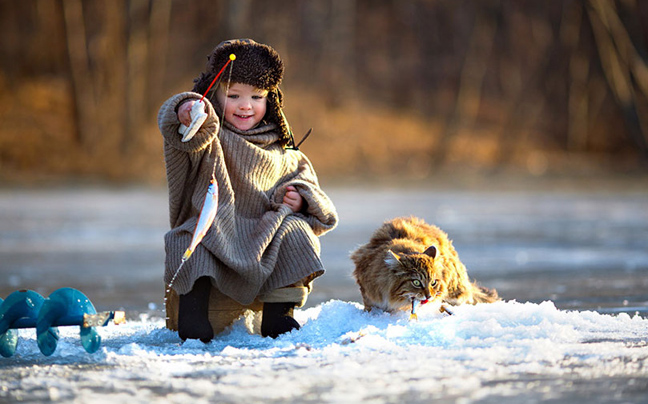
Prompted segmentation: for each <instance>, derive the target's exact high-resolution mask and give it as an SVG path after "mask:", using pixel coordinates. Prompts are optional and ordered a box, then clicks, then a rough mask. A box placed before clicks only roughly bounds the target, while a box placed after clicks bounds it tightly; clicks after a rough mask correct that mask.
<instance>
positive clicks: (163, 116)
mask: <svg viewBox="0 0 648 404" xmlns="http://www.w3.org/2000/svg"><path fill="white" fill-rule="evenodd" d="M200 98H201V95H200V94H197V93H193V92H184V93H180V94H176V95H174V96H173V97H171V98H169V99H168V100H166V101H165V102H164V104H162V107H160V111H159V112H158V126H159V128H160V132H161V133H162V136H163V137H164V141H165V143H166V144H167V145H169V146H170V147H173V148H174V149H177V150H180V151H184V152H198V151H201V150H203V149H205V148H206V147H208V146H209V144H210V143H211V142H212V141H213V140H214V138H215V137H216V135H217V134H218V129H219V124H218V116H217V114H216V112H215V111H214V107H213V106H212V104H211V102H209V100H208V99H207V98H204V99H203V102H204V103H205V111H206V112H207V119H206V120H205V122H204V123H203V125H202V126H201V127H200V129H199V130H198V132H197V133H196V135H195V136H194V137H193V138H192V139H191V140H189V141H188V142H183V141H182V135H180V133H179V132H178V128H179V127H180V121H179V120H178V106H179V105H180V104H181V103H182V102H183V101H186V100H191V99H193V100H195V101H198V100H200Z"/></svg>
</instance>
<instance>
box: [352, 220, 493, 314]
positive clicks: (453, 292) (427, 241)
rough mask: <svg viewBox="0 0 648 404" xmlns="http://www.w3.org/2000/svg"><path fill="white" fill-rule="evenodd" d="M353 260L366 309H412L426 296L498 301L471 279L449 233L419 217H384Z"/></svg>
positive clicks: (473, 301)
mask: <svg viewBox="0 0 648 404" xmlns="http://www.w3.org/2000/svg"><path fill="white" fill-rule="evenodd" d="M351 259H352V260H353V262H354V263H355V270H354V271H353V276H354V277H355V279H356V282H357V283H358V285H359V286H360V293H362V299H363V300H364V306H365V310H367V311H369V310H371V309H372V308H374V307H375V308H378V309H381V310H384V311H387V312H390V313H393V312H396V311H398V310H407V309H409V308H410V307H411V308H412V313H414V304H415V303H419V302H425V301H428V300H429V301H431V302H432V301H435V302H441V303H448V304H451V305H457V304H463V303H469V304H476V303H491V302H494V301H497V300H499V298H498V296H497V292H496V291H495V290H491V289H486V288H484V287H481V286H479V285H477V284H476V283H471V282H470V279H469V278H468V274H467V273H466V267H465V266H464V265H463V264H462V263H461V261H459V256H458V255H457V252H456V251H455V249H454V247H453V246H452V241H450V240H449V239H448V235H447V234H446V233H445V232H443V231H442V230H441V229H439V228H438V227H436V226H432V225H429V224H427V223H425V222H424V221H423V220H421V219H418V218H414V217H410V218H396V219H393V220H390V221H387V222H385V223H384V224H383V225H382V226H381V227H380V228H379V229H378V230H376V232H375V233H374V234H373V236H372V237H371V239H370V240H369V242H368V243H367V244H365V245H362V246H360V247H359V248H358V249H357V250H355V251H354V252H353V253H352V254H351ZM413 315H414V314H413Z"/></svg>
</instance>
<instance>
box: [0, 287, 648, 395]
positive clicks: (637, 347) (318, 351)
mask: <svg viewBox="0 0 648 404" xmlns="http://www.w3.org/2000/svg"><path fill="white" fill-rule="evenodd" d="M418 314H419V319H418V321H411V320H409V315H408V313H400V314H395V315H390V314H387V313H382V312H370V313H368V312H365V311H363V307H362V305H360V304H358V303H354V302H344V301H339V300H331V301H329V302H327V303H324V304H322V305H320V306H317V307H314V308H311V309H306V310H296V311H295V317H296V319H297V320H298V321H299V322H300V324H302V328H301V330H299V331H294V332H292V333H289V334H286V335H282V336H280V337H279V338H277V339H276V340H273V339H270V338H263V337H261V336H260V335H255V334H251V333H250V331H249V328H250V327H249V323H250V321H249V320H250V319H249V318H247V319H246V318H241V319H239V320H237V322H235V323H234V324H233V325H232V326H231V327H230V328H229V329H228V330H226V331H225V332H224V333H222V334H220V335H218V336H217V337H216V339H214V340H213V341H212V342H211V343H209V344H203V343H201V342H199V341H187V342H185V343H181V341H180V339H179V338H178V336H177V334H176V333H175V332H172V331H169V330H167V329H166V328H164V322H163V321H162V320H160V319H148V318H146V316H142V318H141V319H140V320H139V321H130V322H128V323H126V324H123V325H119V326H114V325H112V326H108V327H105V328H102V329H100V330H99V331H100V334H101V335H102V346H101V348H100V350H99V351H98V352H97V353H95V354H92V355H90V354H87V353H85V351H84V350H83V348H82V347H81V344H80V341H79V336H78V329H77V328H76V327H65V328H63V327H62V328H60V331H61V338H60V341H59V345H58V348H57V350H56V352H55V353H54V355H52V356H51V357H44V356H42V355H41V354H40V351H39V350H38V347H37V344H36V340H35V332H34V331H33V330H21V331H20V341H19V346H18V349H17V352H16V355H14V356H13V357H11V358H6V359H5V358H0V376H2V379H3V380H6V382H5V384H6V385H7V389H6V390H2V391H0V399H2V398H3V397H4V398H13V399H16V400H18V399H20V397H17V396H16V395H19V393H20V394H22V395H23V398H24V397H28V398H31V399H34V400H38V399H49V400H53V398H52V395H54V398H56V399H57V400H59V401H64V400H66V399H68V400H75V402H77V401H78V402H90V401H92V402H93V403H95V402H99V403H101V402H106V403H109V402H111V403H114V402H115V400H119V399H120V398H127V401H128V402H158V401H159V402H177V403H185V402H187V400H192V402H209V401H213V400H214V399H217V400H219V401H220V402H242V401H246V402H252V401H253V400H254V401H256V400H263V402H286V401H287V400H288V401H290V400H292V401H295V400H296V401H313V402H359V401H363V400H365V401H366V400H370V401H371V400H373V401H376V402H392V401H397V400H402V401H407V402H427V401H429V400H430V399H439V398H444V399H450V400H454V399H456V398H458V397H463V398H469V399H470V401H475V400H480V399H483V398H484V397H493V396H498V397H511V396H514V395H516V394H517V395H518V397H517V399H520V397H519V394H526V395H532V397H533V398H534V399H550V398H556V397H564V396H565V394H567V392H568V391H569V389H570V388H571V386H572V385H573V384H574V383H575V382H576V381H578V380H592V379H597V378H600V379H602V380H603V379H606V380H608V379H609V378H610V377H616V378H621V379H623V380H636V379H637V380H644V381H645V380H646V377H647V375H646V369H645V368H644V366H643V362H644V361H645V360H646V359H647V358H648V320H646V319H643V318H641V317H640V316H638V315H635V316H632V317H631V316H629V315H627V314H619V315H616V316H611V315H604V314H599V313H596V312H587V311H586V312H576V311H562V310H558V309H557V308H556V307H555V306H554V304H553V303H551V302H544V303H541V304H533V303H518V302H515V301H510V302H498V303H493V304H480V305H477V306H460V307H455V308H454V314H453V315H451V316H448V315H444V314H441V313H440V312H439V311H438V307H437V306H434V305H432V304H428V305H425V306H421V307H420V308H419V313H418ZM26 362H27V363H29V362H31V363H33V364H34V365H35V366H33V367H31V368H30V371H29V372H28V373H21V374H20V375H15V374H12V373H11V366H9V365H12V364H13V365H18V364H20V365H24V364H25V363H26ZM36 365H38V366H36ZM71 369H76V370H74V371H72V370H71ZM79 370H81V371H79ZM71 375H74V377H71ZM637 386H638V387H637V388H641V389H645V387H646V386H645V385H643V384H641V385H640V386H639V385H637ZM628 388H630V387H628ZM601 389H608V390H609V386H607V387H601ZM630 389H631V388H630ZM606 391H607V390H606ZM644 392H645V391H644ZM590 393H591V391H590ZM602 397H603V396H602ZM630 401H631V400H630ZM519 402H522V401H519ZM593 402H596V400H594V401H593Z"/></svg>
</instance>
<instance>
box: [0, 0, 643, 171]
mask: <svg viewBox="0 0 648 404" xmlns="http://www.w3.org/2000/svg"><path fill="white" fill-rule="evenodd" d="M645 21H648V4H646V3H645V2H638V1H606V0H589V1H583V2H577V1H570V0H563V1H553V2H544V1H496V0H491V1H483V2H471V1H425V0H411V1H402V2H400V1H399V2H380V1H371V0H320V1H298V0H288V1H267V0H249V1H245V2H230V1H225V0H221V1H213V0H196V1H192V2H181V1H179V0H155V1H153V0H115V1H113V0H97V1H92V2H87V1H82V0H58V1H50V0H27V1H23V2H8V1H7V2H1V3H0V34H1V35H0V90H1V94H0V101H1V103H2V104H1V105H2V106H3V107H2V108H1V109H0V122H2V126H0V180H5V181H7V180H20V181H22V180H25V179H28V178H32V177H34V176H39V177H41V178H43V177H44V178H49V177H52V178H64V177H67V176H75V177H89V178H105V179H112V180H152V181H161V180H162V178H163V166H162V165H163V163H162V160H161V140H160V139H159V135H158V134H157V129H156V112H157V109H158V107H159V105H160V104H161V103H162V102H163V101H164V99H165V98H166V97H168V96H170V95H171V94H173V93H175V92H177V91H181V90H186V89H189V88H191V87H192V82H191V80H192V78H193V77H196V76H197V75H198V74H199V73H200V71H201V70H202V69H203V67H204V63H205V56H206V55H207V54H208V53H209V51H210V50H211V49H212V48H213V46H215V45H216V44H217V43H218V42H220V41H221V40H223V39H227V38H233V37H252V38H254V39H256V40H258V41H261V42H265V43H268V44H270V45H272V46H273V47H275V48H276V49H277V50H278V51H279V53H280V54H281V55H282V57H283V58H284V60H285V61H286V68H287V71H286V77H285V79H284V85H283V88H284V92H285V94H286V113H287V115H288V117H289V119H290V121H291V123H292V125H293V128H294V130H295V132H296V133H297V138H299V136H300V135H299V134H300V133H304V132H305V131H306V129H308V128H309V127H314V134H313V136H311V138H309V139H308V140H307V141H306V143H305V144H304V146H303V147H302V149H303V150H304V151H305V152H307V153H308V155H309V156H311V158H312V159H313V160H314V162H315V164H316V167H318V170H319V171H321V175H329V176H335V177H348V176H392V177H397V176H404V175H407V176H413V178H424V177H425V176H428V175H431V174H433V173H434V172H436V171H437V170H438V169H440V168H444V167H461V168H466V167H468V168H472V169H483V168H488V169H494V168H497V167H502V166H509V167H510V166H513V167H521V168H523V169H524V170H528V171H530V172H532V173H534V174H542V173H544V172H547V171H551V170H555V169H564V168H565V166H561V167H556V164H557V163H559V162H569V161H574V159H573V156H578V157H579V161H585V162H588V163H586V164H585V166H586V167H590V166H593V165H597V164H601V162H605V165H606V166H607V167H610V168H611V167H617V168H618V167H619V166H622V167H624V168H627V167H633V166H634V167H637V166H640V162H641V161H644V162H645V161H646V160H647V159H648V118H646V117H647V116H648V113H647V112H648V63H647V60H648V47H647V45H646V44H647V43H648V27H647V26H646V24H645ZM567 167H570V166H569V165H568V166H567ZM644 167H645V165H644Z"/></svg>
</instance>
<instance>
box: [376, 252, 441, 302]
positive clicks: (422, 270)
mask: <svg viewBox="0 0 648 404" xmlns="http://www.w3.org/2000/svg"><path fill="white" fill-rule="evenodd" d="M436 257H437V249H436V247H435V246H430V247H428V248H427V249H426V250H425V251H423V252H421V253H395V252H393V251H391V250H388V251H387V255H386V257H385V264H386V265H387V267H388V268H389V269H390V271H391V273H392V274H393V276H394V277H395V278H396V279H395V282H392V285H393V287H392V290H391V300H392V301H401V302H402V303H403V304H406V303H409V302H411V301H412V300H419V301H426V300H434V299H435V298H436V297H437V296H439V295H441V294H442V292H443V291H444V289H445V286H444V284H443V282H442V281H441V279H440V278H441V276H440V275H441V274H437V271H436V270H435V266H434V260H435V258H436Z"/></svg>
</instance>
